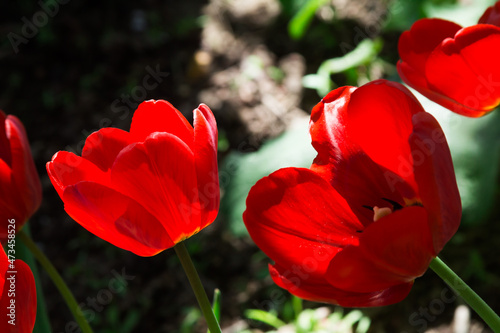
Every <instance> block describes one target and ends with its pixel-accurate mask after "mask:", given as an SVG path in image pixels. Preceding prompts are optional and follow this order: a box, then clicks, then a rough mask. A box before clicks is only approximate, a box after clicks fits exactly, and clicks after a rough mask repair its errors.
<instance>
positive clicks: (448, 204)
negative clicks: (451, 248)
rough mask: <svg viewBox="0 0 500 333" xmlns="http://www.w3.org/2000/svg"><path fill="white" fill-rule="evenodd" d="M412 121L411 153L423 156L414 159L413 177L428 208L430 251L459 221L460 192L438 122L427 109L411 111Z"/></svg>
mask: <svg viewBox="0 0 500 333" xmlns="http://www.w3.org/2000/svg"><path fill="white" fill-rule="evenodd" d="M414 123H415V129H414V132H413V134H412V135H411V136H410V140H409V142H410V147H411V149H412V151H414V152H415V154H416V153H417V152H420V155H421V156H424V158H422V159H420V160H419V161H420V163H414V172H415V179H416V181H417V183H418V184H419V186H420V190H419V194H420V199H421V200H422V204H423V206H424V207H425V208H426V210H427V211H428V212H429V223H430V225H429V226H430V229H431V234H432V237H433V242H434V251H435V252H436V253H439V252H440V251H441V250H442V248H443V247H444V245H445V244H446V243H447V242H448V241H449V240H450V239H451V237H452V236H453V235H454V234H455V232H456V231H457V229H458V226H459V224H460V218H461V213H462V205H461V201H460V194H459V192H458V187H457V182H456V179H455V172H454V169H453V163H452V160H451V154H450V149H449V148H448V144H447V143H446V138H445V136H444V133H443V131H442V129H441V127H440V126H439V123H438V122H437V121H436V119H434V117H433V116H432V115H430V114H428V113H421V114H417V115H415V116H414Z"/></svg>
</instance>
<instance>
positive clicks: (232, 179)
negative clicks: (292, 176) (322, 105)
mask: <svg viewBox="0 0 500 333" xmlns="http://www.w3.org/2000/svg"><path fill="white" fill-rule="evenodd" d="M308 126H309V119H307V118H305V117H304V118H299V119H297V120H296V122H295V123H294V126H292V127H291V128H290V129H289V130H287V131H286V132H285V133H283V134H282V135H281V136H280V137H278V138H276V139H273V140H270V141H268V142H266V143H265V145H264V146H262V147H261V148H260V149H259V150H258V151H256V152H253V153H244V152H239V151H233V152H231V153H230V154H229V155H228V156H227V157H226V159H225V160H224V161H223V163H222V164H221V166H220V171H219V175H220V177H221V186H222V192H223V200H222V204H221V210H222V212H224V213H225V214H226V215H227V217H228V219H229V221H230V224H229V229H230V230H231V231H232V233H233V234H234V235H237V236H245V235H247V231H246V228H245V225H244V224H243V219H242V215H243V212H244V210H245V207H246V205H245V200H246V197H247V195H248V192H249V191H250V188H251V187H252V186H253V185H254V184H255V183H256V182H257V181H258V180H259V179H261V178H263V177H265V176H267V175H269V174H270V173H272V172H274V171H276V170H278V169H280V168H284V167H306V168H308V167H309V166H310V165H311V163H312V160H313V159H314V157H315V156H316V152H315V150H314V149H313V148H312V146H311V139H310V137H309V131H308Z"/></svg>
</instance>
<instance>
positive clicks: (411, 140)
mask: <svg viewBox="0 0 500 333" xmlns="http://www.w3.org/2000/svg"><path fill="white" fill-rule="evenodd" d="M310 132H311V137H312V145H313V147H314V148H315V149H316V151H317V152H318V155H317V157H316V158H315V160H314V162H313V164H312V166H311V168H310V169H304V168H284V169H280V170H278V171H276V172H274V173H272V174H271V175H269V176H268V177H265V178H263V179H261V180H260V181H258V182H257V184H255V186H254V187H253V188H252V189H251V191H250V193H249V195H248V198H247V209H246V211H245V213H244V215H243V218H244V221H245V225H246V227H247V229H248V231H249V233H250V236H251V237H252V239H253V240H254V241H255V243H256V244H257V246H259V247H260V248H261V249H262V250H263V251H264V252H265V253H266V254H267V255H268V256H269V257H270V258H271V259H272V260H273V261H274V262H275V264H274V265H272V266H270V272H271V276H272V278H273V280H274V282H275V283H276V284H278V285H279V286H281V287H282V288H285V289H288V290H289V291H290V292H291V293H292V294H294V295H297V296H299V297H301V298H305V299H308V300H313V301H322V302H329V303H333V304H339V305H342V306H353V307H360V306H380V305H387V304H392V303H395V302H399V301H400V300H402V299H403V298H404V297H406V295H407V294H408V293H409V291H410V289H411V286H412V284H413V281H414V279H415V278H417V277H419V276H421V275H422V274H423V273H424V272H425V271H426V269H427V267H428V265H429V263H430V261H431V260H432V259H433V258H434V257H435V256H436V255H437V254H438V253H439V251H441V249H442V248H443V246H444V245H445V243H446V242H447V241H448V240H449V239H450V238H451V237H452V235H453V234H454V233H455V232H456V230H457V228H458V225H459V222H460V217H461V203H460V197H459V193H458V189H457V185H456V181H455V175H454V171H453V165H452V161H451V157H450V152H449V149H448V145H447V143H446V139H445V137H444V134H443V132H442V130H441V128H440V127H439V124H438V123H437V121H436V120H435V119H434V118H433V117H432V116H431V115H430V114H429V113H427V112H425V111H424V110H423V109H422V107H421V105H420V104H419V102H418V101H417V100H416V98H415V97H414V96H413V95H412V94H411V93H410V92H409V91H408V90H407V89H406V88H405V87H403V86H402V85H400V84H398V83H393V82H389V81H385V80H378V81H374V82H371V83H369V84H366V85H364V86H362V87H360V88H355V87H343V88H339V89H336V90H334V91H332V92H330V93H329V94H328V95H327V96H326V97H325V98H323V100H322V101H321V102H320V103H319V104H317V105H316V106H315V107H314V109H313V110H312V114H311V122H310Z"/></svg>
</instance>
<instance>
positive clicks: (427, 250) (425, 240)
mask: <svg viewBox="0 0 500 333" xmlns="http://www.w3.org/2000/svg"><path fill="white" fill-rule="evenodd" d="M435 255H436V253H435V252H434V247H433V245H432V238H431V234H430V230H429V224H428V216H427V212H426V210H425V209H424V208H422V207H418V206H412V207H406V208H403V209H402V210H398V211H395V212H394V213H392V214H389V215H387V216H385V217H383V218H381V219H380V220H378V221H377V222H374V223H373V224H371V225H370V226H369V227H368V228H366V229H365V230H364V231H363V233H362V234H361V235H360V237H359V245H358V246H356V245H351V246H347V247H345V248H344V249H343V250H342V251H340V252H339V253H338V254H337V255H336V256H335V257H334V258H333V260H332V261H331V263H330V265H329V267H328V271H327V273H326V279H327V281H328V282H330V283H331V284H332V285H333V286H334V287H337V288H339V289H343V290H347V291H352V292H362V293H368V292H376V291H379V290H384V289H387V288H390V287H393V286H397V285H400V284H405V283H411V282H412V281H413V280H414V279H415V278H416V277H419V276H421V275H422V274H424V272H425V271H426V270H427V267H428V266H429V263H430V262H431V260H432V258H433V257H434V256H435Z"/></svg>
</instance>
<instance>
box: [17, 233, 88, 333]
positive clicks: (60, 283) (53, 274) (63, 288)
mask: <svg viewBox="0 0 500 333" xmlns="http://www.w3.org/2000/svg"><path fill="white" fill-rule="evenodd" d="M17 237H19V239H20V240H21V241H22V242H23V243H24V245H25V246H26V247H27V248H28V249H29V250H30V251H31V253H32V254H33V255H34V256H35V258H36V259H37V260H38V262H39V263H40V265H42V267H43V268H44V269H45V271H46V272H47V274H49V276H50V278H51V279H52V281H53V282H54V284H55V285H56V287H57V289H59V292H60V293H61V295H62V297H63V298H64V300H65V301H66V304H67V305H68V307H69V309H70V310H71V313H72V314H73V317H75V320H76V321H77V323H78V325H80V328H81V330H82V332H83V333H92V328H90V326H89V324H88V323H87V321H86V320H85V318H84V317H83V316H82V312H81V310H80V307H79V306H78V303H76V300H75V297H74V296H73V294H72V293H71V291H70V290H69V288H68V286H67V285H66V283H65V282H64V280H63V279H62V277H61V275H59V273H58V272H57V270H56V269H55V267H54V265H52V263H51V262H50V260H49V259H48V258H47V257H46V256H45V254H43V252H42V251H41V250H40V249H39V248H38V246H37V245H36V244H35V242H33V240H32V239H31V238H30V237H29V236H28V235H27V234H26V233H25V232H24V231H23V230H21V231H19V232H18V233H17Z"/></svg>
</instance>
